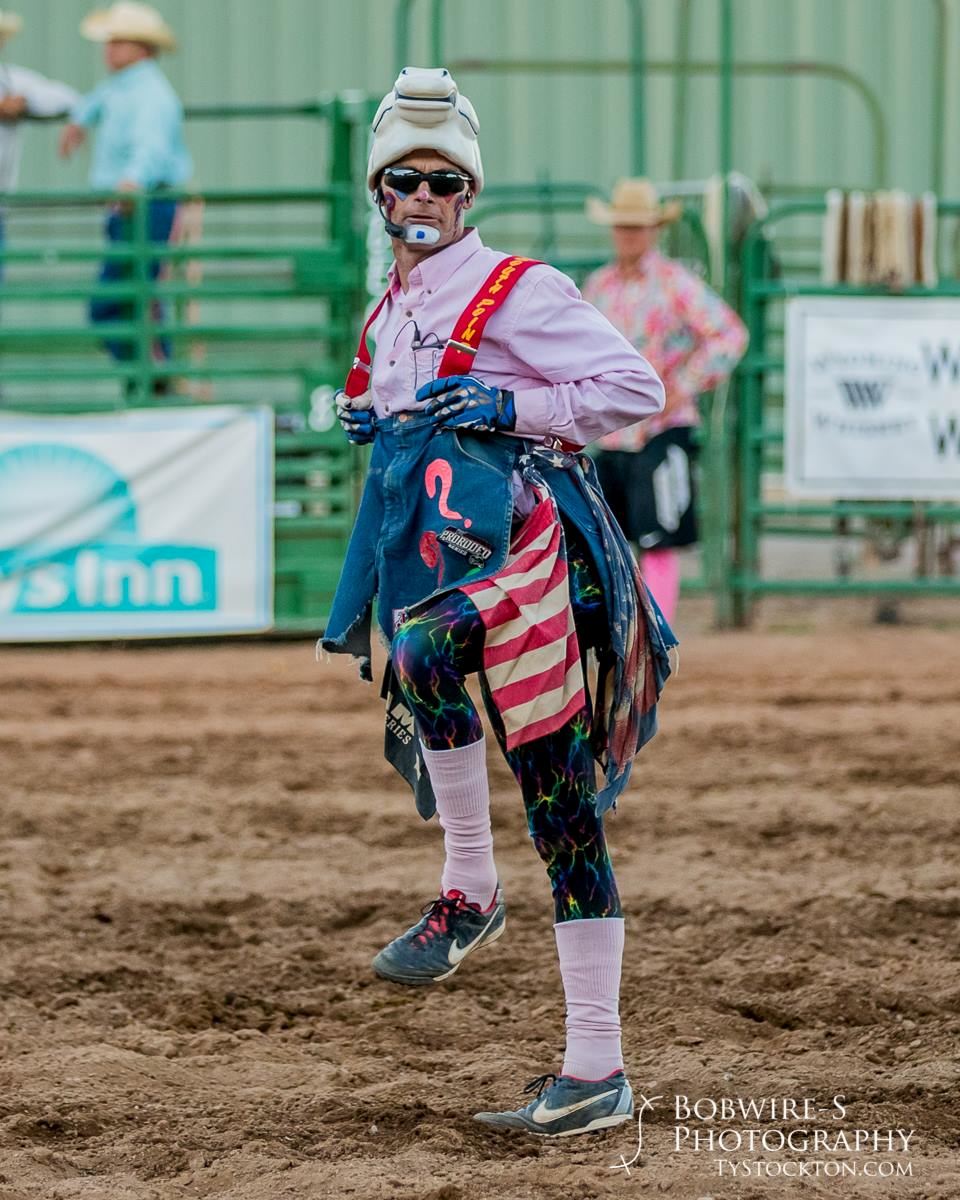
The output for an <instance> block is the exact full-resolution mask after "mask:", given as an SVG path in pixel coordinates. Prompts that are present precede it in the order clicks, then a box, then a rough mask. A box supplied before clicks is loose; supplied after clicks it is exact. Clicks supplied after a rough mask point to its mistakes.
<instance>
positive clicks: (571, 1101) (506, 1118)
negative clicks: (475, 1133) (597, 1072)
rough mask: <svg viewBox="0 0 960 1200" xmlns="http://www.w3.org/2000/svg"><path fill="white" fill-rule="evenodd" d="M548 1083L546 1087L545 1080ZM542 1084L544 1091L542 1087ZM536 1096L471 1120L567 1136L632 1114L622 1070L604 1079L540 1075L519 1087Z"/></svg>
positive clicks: (605, 1126) (607, 1125)
mask: <svg viewBox="0 0 960 1200" xmlns="http://www.w3.org/2000/svg"><path fill="white" fill-rule="evenodd" d="M548 1079H552V1080H553V1083H552V1085H551V1086H550V1087H549V1088H547V1080H548ZM544 1088H546V1091H544ZM534 1089H536V1093H537V1095H536V1097H535V1098H534V1099H533V1100H531V1101H530V1103H529V1104H528V1105H527V1106H526V1108H518V1109H517V1110H516V1112H479V1113H476V1114H475V1115H474V1120H475V1121H482V1122H483V1123H484V1125H492V1126H493V1127H494V1129H520V1130H524V1131H526V1132H527V1133H535V1134H538V1135H539V1136H540V1137H570V1136H571V1134H574V1133H590V1132H591V1131H592V1130H595V1129H610V1128H611V1127H612V1126H614V1125H619V1124H620V1123H621V1122H622V1121H629V1120H630V1118H631V1117H632V1116H633V1092H632V1091H631V1089H630V1084H629V1083H627V1077H626V1076H625V1075H624V1073H623V1071H614V1073H613V1074H612V1075H608V1076H607V1078H606V1079H597V1080H590V1079H574V1078H573V1077H572V1076H571V1075H559V1076H558V1075H540V1076H538V1077H537V1078H536V1079H534V1080H532V1081H531V1082H530V1083H528V1084H527V1086H526V1087H525V1088H524V1089H523V1090H524V1091H525V1092H532V1091H534Z"/></svg>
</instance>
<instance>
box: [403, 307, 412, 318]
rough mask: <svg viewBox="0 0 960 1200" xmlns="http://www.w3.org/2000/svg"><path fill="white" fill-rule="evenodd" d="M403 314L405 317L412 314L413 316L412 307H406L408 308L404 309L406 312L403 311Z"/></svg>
mask: <svg viewBox="0 0 960 1200" xmlns="http://www.w3.org/2000/svg"><path fill="white" fill-rule="evenodd" d="M403 315H404V316H405V317H412V316H413V309H412V308H408V309H407V311H406V312H405V313H404V314H403Z"/></svg>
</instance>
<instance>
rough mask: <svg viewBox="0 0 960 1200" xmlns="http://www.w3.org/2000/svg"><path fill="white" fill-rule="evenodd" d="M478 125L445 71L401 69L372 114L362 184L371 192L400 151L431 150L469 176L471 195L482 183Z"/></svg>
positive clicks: (440, 69) (472, 111)
mask: <svg viewBox="0 0 960 1200" xmlns="http://www.w3.org/2000/svg"><path fill="white" fill-rule="evenodd" d="M479 129H480V122H479V121H478V120H477V114H476V112H475V111H474V107H473V105H472V104H471V103H470V101H469V100H468V99H467V98H466V96H461V95H460V92H459V91H458V90H457V85H456V84H455V83H454V82H453V78H452V77H451V75H450V72H449V71H447V70H446V69H445V68H444V67H436V68H433V67H404V68H403V70H402V71H401V72H400V74H399V75H398V76H397V82H396V83H395V84H394V85H393V90H392V91H390V92H387V94H386V95H385V96H384V98H383V99H382V100H381V102H380V107H379V108H378V109H377V115H376V116H375V117H374V118H373V145H372V146H371V147H370V158H369V161H368V162H367V186H368V187H369V189H370V191H371V192H372V191H373V190H374V189H375V188H376V186H377V177H378V176H379V174H380V172H381V171H382V170H383V168H384V167H388V166H389V165H390V164H391V163H394V162H396V161H397V159H398V158H403V156H404V155H405V154H410V153H411V152H412V151H414V150H435V151H436V152H437V153H438V154H442V155H443V156H444V157H445V158H449V159H450V161H451V162H452V163H456V165H457V166H458V167H460V168H461V170H462V171H464V172H465V174H467V175H469V176H470V178H471V179H472V180H473V191H474V194H475V195H476V194H477V193H478V192H479V191H480V190H481V188H482V187H483V164H482V163H481V162H480V146H479V144H478V142H477V133H478V132H479Z"/></svg>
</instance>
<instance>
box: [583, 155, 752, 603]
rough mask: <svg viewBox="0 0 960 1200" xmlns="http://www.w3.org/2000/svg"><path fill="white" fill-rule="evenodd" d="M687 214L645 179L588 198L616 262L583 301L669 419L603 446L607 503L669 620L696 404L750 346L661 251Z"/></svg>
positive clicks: (684, 542)
mask: <svg viewBox="0 0 960 1200" xmlns="http://www.w3.org/2000/svg"><path fill="white" fill-rule="evenodd" d="M679 215H680V205H679V204H677V203H668V204H661V203H660V202H659V200H658V198H657V193H656V190H655V188H654V187H653V184H651V183H650V182H649V181H648V180H646V179H623V180H621V181H620V182H619V183H618V184H617V185H616V187H615V188H614V190H613V197H612V203H610V204H605V203H603V202H602V201H600V200H597V199H595V198H591V199H590V200H588V201H587V216H588V217H589V218H590V220H592V221H594V222H596V223H597V224H601V225H608V226H610V227H611V234H612V238H613V249H614V254H615V256H616V257H615V260H614V261H613V262H612V263H609V264H608V265H607V266H604V267H601V268H600V269H599V270H598V271H594V272H593V274H592V275H590V276H589V277H588V278H587V280H586V283H585V284H584V287H583V298H584V299H585V300H589V301H590V302H591V303H592V304H594V305H595V306H596V307H597V308H598V309H599V310H600V312H602V313H603V315H604V316H605V317H606V318H607V320H608V321H610V323H611V324H612V325H614V326H615V327H616V328H617V329H619V330H620V332H621V333H622V334H623V335H624V336H625V337H626V338H627V339H628V341H630V342H631V343H632V344H633V345H634V346H635V347H636V348H637V349H638V350H639V351H640V353H641V354H642V355H643V356H644V358H646V359H647V361H648V362H649V363H650V364H651V366H653V368H654V370H656V371H657V373H658V374H659V375H660V378H661V379H662V380H663V384H664V387H665V389H666V394H667V402H666V407H665V408H664V410H663V411H662V412H661V413H657V414H655V415H654V416H652V417H647V418H645V419H644V420H643V421H641V422H638V423H637V424H635V425H629V426H627V427H626V428H625V429H620V430H617V431H616V432H615V433H611V434H607V435H606V436H605V437H602V438H600V440H599V441H598V442H597V443H595V445H596V446H597V447H598V448H599V450H600V453H599V454H598V455H597V471H598V474H599V476H600V482H601V485H602V486H603V491H604V495H605V496H606V498H607V502H608V503H609V505H610V507H611V508H612V509H613V512H614V514H615V515H616V517H617V519H618V521H619V522H620V524H621V526H622V527H623V531H624V533H625V534H626V535H627V537H628V538H629V539H630V541H632V542H634V543H635V544H636V545H637V548H638V550H639V551H640V553H641V556H642V560H641V565H642V569H643V574H644V578H645V580H646V582H647V585H648V586H649V588H650V590H651V591H652V592H653V594H654V596H655V597H656V599H657V602H658V603H659V605H660V607H661V608H662V609H663V612H664V615H665V616H666V618H667V620H668V621H672V620H673V617H674V615H675V612H676V606H677V598H678V596H679V591H680V560H679V555H678V548H679V547H680V546H689V545H691V544H693V543H694V542H696V540H697V528H696V518H695V509H694V500H695V497H694V477H693V472H692V470H691V462H692V457H693V453H694V447H693V441H692V430H693V428H694V426H696V425H697V423H698V422H699V411H698V407H697V397H698V396H699V395H700V394H701V393H702V392H707V391H710V390H711V389H712V388H715V387H716V386H717V385H718V384H719V383H722V382H723V380H725V379H726V378H727V377H728V376H729V375H730V373H731V372H732V371H733V369H734V367H735V366H736V365H737V363H738V362H739V360H740V358H741V357H742V356H743V353H744V351H745V350H746V347H747V330H746V326H745V325H744V324H743V322H742V321H741V320H740V318H739V317H738V316H737V314H736V313H735V312H734V311H733V309H732V308H730V307H729V306H728V305H727V304H725V303H724V302H723V300H721V299H720V297H719V296H718V295H717V294H716V293H715V292H713V291H711V290H710V288H709V287H707V285H706V284H705V283H704V282H703V281H702V280H701V279H700V278H699V277H698V276H696V275H694V274H693V272H692V271H690V270H688V269H687V268H686V267H685V266H683V265H682V264H681V263H679V262H676V261H674V260H672V259H669V258H667V257H666V256H665V255H663V254H661V253H660V251H659V250H658V249H657V241H658V238H659V235H660V230H661V229H662V228H663V227H664V226H665V225H668V224H670V223H671V222H673V221H675V220H676V219H677V218H678V217H679Z"/></svg>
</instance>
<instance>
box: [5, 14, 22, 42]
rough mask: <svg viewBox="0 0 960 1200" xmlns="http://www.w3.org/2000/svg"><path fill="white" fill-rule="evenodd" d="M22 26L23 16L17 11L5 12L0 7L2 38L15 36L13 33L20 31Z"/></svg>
mask: <svg viewBox="0 0 960 1200" xmlns="http://www.w3.org/2000/svg"><path fill="white" fill-rule="evenodd" d="M22 28H23V18H22V17H18V16H17V14H16V13H12V12H4V10H3V9H2V8H0V40H2V39H4V38H8V37H13V35H14V34H15V33H19V32H20V30H21V29H22Z"/></svg>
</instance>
